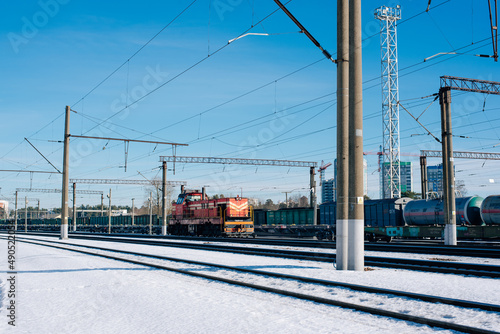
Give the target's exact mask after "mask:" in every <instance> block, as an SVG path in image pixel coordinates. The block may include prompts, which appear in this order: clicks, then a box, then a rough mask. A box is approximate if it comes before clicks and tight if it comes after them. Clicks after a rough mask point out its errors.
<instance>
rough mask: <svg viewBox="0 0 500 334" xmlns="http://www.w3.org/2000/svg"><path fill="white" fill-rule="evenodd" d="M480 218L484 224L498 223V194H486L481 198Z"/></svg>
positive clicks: (499, 203)
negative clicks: (486, 195)
mask: <svg viewBox="0 0 500 334" xmlns="http://www.w3.org/2000/svg"><path fill="white" fill-rule="evenodd" d="M481 219H482V221H483V222H484V223H485V224H500V195H494V196H488V197H486V198H485V199H484V200H483V203H482V204H481Z"/></svg>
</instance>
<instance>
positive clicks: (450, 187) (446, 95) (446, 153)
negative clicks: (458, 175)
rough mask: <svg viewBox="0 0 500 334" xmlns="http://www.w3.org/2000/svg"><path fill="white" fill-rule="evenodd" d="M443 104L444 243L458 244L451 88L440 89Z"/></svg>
mask: <svg viewBox="0 0 500 334" xmlns="http://www.w3.org/2000/svg"><path fill="white" fill-rule="evenodd" d="M439 104H440V105H441V137H442V139H441V143H442V147H443V199H444V201H443V202H444V203H443V209H444V221H445V226H444V243H445V245H456V244H457V226H456V210H455V205H456V204H455V177H454V175H453V170H454V169H453V141H452V132H451V89H450V88H449V87H442V88H440V89H439Z"/></svg>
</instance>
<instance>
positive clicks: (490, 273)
mask: <svg viewBox="0 0 500 334" xmlns="http://www.w3.org/2000/svg"><path fill="white" fill-rule="evenodd" d="M42 235H47V234H42ZM53 236H55V235H53ZM71 238H75V239H85V240H98V241H111V242H125V243H130V244H141V245H156V246H168V247H177V248H189V249H201V250H209V251H218V252H230V253H238V254H246V255H258V256H270V257H280V258H287V259H299V260H309V261H320V262H329V263H334V262H335V254H332V253H321V252H310V251H298V250H283V249H270V248H250V247H239V246H228V245H220V244H212V243H205V244H199V243H188V242H180V241H179V242H178V241H170V240H168V239H164V240H151V239H148V238H140V239H139V238H128V237H123V236H121V237H113V236H100V235H99V236H97V235H80V234H72V235H71ZM198 240H199V239H198ZM365 265H366V266H372V267H385V268H395V269H406V270H418V271H426V272H436V273H448V274H455V275H473V276H483V277H492V278H499V277H500V266H495V265H485V264H473V263H460V262H448V261H429V260H415V259H401V258H389V257H378V256H365Z"/></svg>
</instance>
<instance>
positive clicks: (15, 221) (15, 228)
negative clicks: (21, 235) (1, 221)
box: [14, 190, 17, 231]
mask: <svg viewBox="0 0 500 334" xmlns="http://www.w3.org/2000/svg"><path fill="white" fill-rule="evenodd" d="M14 231H17V190H16V206H15V210H14Z"/></svg>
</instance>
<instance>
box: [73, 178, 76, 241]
mask: <svg viewBox="0 0 500 334" xmlns="http://www.w3.org/2000/svg"><path fill="white" fill-rule="evenodd" d="M73 232H76V183H73Z"/></svg>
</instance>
